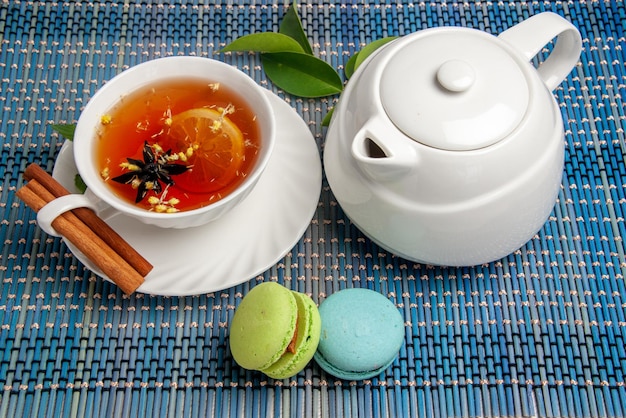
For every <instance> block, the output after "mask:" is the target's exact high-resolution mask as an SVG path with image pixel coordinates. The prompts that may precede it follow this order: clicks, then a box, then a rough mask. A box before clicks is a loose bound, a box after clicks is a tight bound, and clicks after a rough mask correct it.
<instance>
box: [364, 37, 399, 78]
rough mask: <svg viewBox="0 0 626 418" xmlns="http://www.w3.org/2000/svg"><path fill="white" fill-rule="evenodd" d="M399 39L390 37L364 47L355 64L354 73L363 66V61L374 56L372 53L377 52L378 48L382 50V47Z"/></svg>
mask: <svg viewBox="0 0 626 418" xmlns="http://www.w3.org/2000/svg"><path fill="white" fill-rule="evenodd" d="M395 39H398V37H397V36H388V37H386V38H382V39H378V40H376V41H374V42H371V43H369V44H367V45H365V46H364V47H363V49H361V51H360V52H359V53H358V56H357V57H356V59H355V62H354V71H356V69H357V68H359V66H360V65H361V64H363V61H365V59H366V58H367V57H369V56H370V55H372V53H373V52H374V51H376V50H377V49H378V48H380V47H381V46H383V45H385V44H388V43H389V42H391V41H393V40H395Z"/></svg>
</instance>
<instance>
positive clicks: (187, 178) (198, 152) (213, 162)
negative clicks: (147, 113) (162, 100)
mask: <svg viewBox="0 0 626 418" xmlns="http://www.w3.org/2000/svg"><path fill="white" fill-rule="evenodd" d="M228 113H229V108H227V109H218V110H216V109H209V108H197V109H190V110H187V111H185V112H182V113H179V114H177V115H175V116H173V117H172V121H171V125H170V131H169V139H170V141H172V142H171V144H170V145H171V147H172V149H173V150H175V151H177V152H180V153H181V157H182V158H184V159H186V160H187V163H188V164H189V165H190V166H191V168H190V169H189V170H188V171H187V172H186V173H184V174H182V175H180V176H177V177H176V179H175V182H176V184H177V185H178V187H180V188H181V189H184V190H186V191H188V192H198V193H208V192H213V191H217V190H219V189H222V188H224V187H226V186H228V185H229V184H230V183H231V182H232V181H233V180H234V179H235V177H237V176H238V175H239V169H240V167H241V165H242V162H243V160H244V153H245V144H244V139H243V135H242V133H241V131H240V130H239V128H238V127H237V125H235V124H234V123H233V122H232V121H231V120H230V119H229V118H228V116H227V114H228Z"/></svg>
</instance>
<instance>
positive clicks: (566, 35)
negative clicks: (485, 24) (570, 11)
mask: <svg viewBox="0 0 626 418" xmlns="http://www.w3.org/2000/svg"><path fill="white" fill-rule="evenodd" d="M554 37H556V43H555V45H554V48H553V49H552V52H551V53H550V56H548V58H547V59H546V60H545V61H544V62H543V63H542V64H541V65H540V66H539V68H538V69H537V72H538V73H539V76H540V77H541V79H542V80H543V82H544V83H545V84H546V86H547V87H548V89H550V90H551V91H552V90H554V89H555V88H556V87H557V86H558V85H559V84H560V83H561V81H563V80H564V79H565V77H567V75H568V74H569V72H570V71H571V70H572V68H574V66H575V65H576V63H577V62H578V59H579V58H580V52H581V49H582V39H581V37H580V32H578V29H576V27H575V26H574V25H572V24H571V23H570V22H568V21H567V20H565V19H564V18H562V17H561V16H559V15H558V14H556V13H552V12H544V13H539V14H537V15H535V16H532V17H530V18H528V19H526V20H525V21H523V22H521V23H518V24H517V25H515V26H513V27H511V28H509V29H507V30H506V31H504V32H502V33H501V34H500V35H499V36H498V38H500V39H502V40H504V41H506V42H508V43H509V44H511V45H512V46H513V47H514V48H515V49H516V50H518V51H519V52H521V53H522V55H524V56H525V57H526V58H527V59H528V60H529V61H530V60H531V59H532V58H533V57H534V56H535V55H537V53H538V52H539V51H541V48H543V47H544V46H545V45H546V44H548V42H550V41H551V40H552V39H553V38H554Z"/></svg>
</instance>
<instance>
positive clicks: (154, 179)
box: [111, 141, 189, 203]
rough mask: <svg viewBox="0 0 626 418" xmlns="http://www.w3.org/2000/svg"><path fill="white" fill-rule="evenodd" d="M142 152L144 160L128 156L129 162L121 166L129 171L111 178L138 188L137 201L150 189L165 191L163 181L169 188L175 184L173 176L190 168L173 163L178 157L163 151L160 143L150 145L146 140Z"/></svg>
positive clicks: (157, 191) (156, 191)
mask: <svg viewBox="0 0 626 418" xmlns="http://www.w3.org/2000/svg"><path fill="white" fill-rule="evenodd" d="M142 154H143V161H141V160H137V159H134V158H127V159H126V161H127V162H125V163H122V164H120V167H122V168H123V169H126V170H128V171H127V172H126V173H124V174H122V175H119V176H117V177H114V178H112V179H111V180H113V181H115V182H117V183H122V184H130V185H131V186H132V187H133V188H136V189H137V197H136V198H135V203H139V202H141V201H142V200H143V198H144V197H146V194H148V192H149V191H150V190H152V191H154V193H156V194H159V193H161V192H162V191H163V186H162V185H161V183H165V185H166V188H167V186H171V185H173V184H174V180H172V177H171V176H173V175H177V174H182V173H184V172H185V171H187V170H188V169H189V167H188V166H186V165H183V164H175V163H172V161H173V160H175V159H176V157H172V153H171V150H168V151H166V152H163V150H162V149H161V147H160V146H159V145H158V144H154V145H150V144H148V142H147V141H146V142H145V143H144V146H143V151H142Z"/></svg>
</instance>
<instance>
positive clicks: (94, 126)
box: [38, 56, 276, 233]
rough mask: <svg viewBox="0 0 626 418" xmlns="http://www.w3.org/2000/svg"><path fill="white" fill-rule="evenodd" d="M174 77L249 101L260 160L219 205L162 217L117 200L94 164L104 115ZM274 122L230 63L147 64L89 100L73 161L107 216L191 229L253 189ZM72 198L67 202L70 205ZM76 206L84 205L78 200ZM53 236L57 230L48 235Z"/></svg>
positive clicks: (254, 87) (261, 97)
mask: <svg viewBox="0 0 626 418" xmlns="http://www.w3.org/2000/svg"><path fill="white" fill-rule="evenodd" d="M173 77H176V78H185V77H189V78H195V79H206V80H207V83H209V82H211V83H221V84H223V85H227V86H229V87H230V88H232V89H233V90H235V91H237V92H238V93H239V94H241V95H242V97H244V98H245V100H246V102H247V103H248V105H249V106H250V108H251V109H252V110H253V111H254V113H255V115H256V116H257V118H256V120H257V123H258V126H259V130H260V137H261V147H260V152H259V154H258V156H257V161H256V163H255V165H254V167H253V168H252V170H251V171H250V173H249V174H248V175H247V177H246V179H245V180H244V181H243V182H242V183H241V184H240V185H239V186H238V187H237V189H235V190H234V191H232V192H231V193H229V194H228V195H227V196H226V197H224V198H222V199H220V200H219V201H217V202H215V203H213V204H210V205H207V206H204V207H201V208H198V209H194V210H189V211H181V212H177V213H159V212H156V211H148V210H145V209H143V208H140V207H138V206H136V205H134V204H133V203H131V202H127V201H125V200H123V199H121V198H120V197H118V196H117V195H116V194H115V193H114V192H113V191H112V190H111V188H110V187H108V186H107V185H106V184H105V182H104V181H103V179H102V177H101V174H100V169H99V167H98V165H97V164H96V162H95V158H96V157H95V156H96V152H95V147H96V144H97V138H98V130H99V129H100V127H101V118H102V115H105V114H106V113H107V112H109V111H110V109H112V108H113V107H114V106H115V105H116V104H118V103H119V101H120V99H121V98H123V97H124V95H125V94H128V93H129V92H132V91H135V90H137V89H140V88H141V87H143V86H146V85H150V84H153V83H156V82H159V81H161V80H166V79H171V78H173ZM275 129H276V128H275V120H274V115H273V114H272V107H271V105H270V103H269V100H268V98H267V95H266V94H265V91H264V89H263V88H261V87H260V86H259V85H258V84H257V83H256V82H255V81H254V80H252V79H251V78H250V77H249V76H248V75H246V74H245V73H243V72H242V71H240V70H239V69H237V68H235V67H233V66H230V65H228V64H226V63H223V62H220V61H217V60H213V59H209V58H201V57H192V56H176V57H166V58H159V59H155V60H151V61H146V62H143V63H141V64H138V65H136V66H133V67H131V68H129V69H127V70H125V71H123V72H122V73H120V74H118V75H117V76H115V77H114V78H112V79H111V80H109V81H108V82H107V83H105V84H104V85H103V86H102V88H100V89H99V90H98V91H97V92H96V94H94V95H93V97H92V98H91V99H90V100H89V102H88V103H87V105H86V106H85V108H84V109H83V111H82V112H81V115H80V118H79V120H78V124H77V126H76V132H75V134H74V147H73V148H74V160H75V161H76V165H77V169H78V172H79V173H80V174H81V177H82V178H83V180H84V182H85V184H87V186H88V187H89V191H90V193H89V194H88V195H87V196H88V197H89V198H90V199H92V200H93V204H94V205H95V206H97V207H98V208H99V210H98V213H99V214H100V215H101V216H102V217H105V215H104V213H105V212H106V213H107V215H106V216H111V215H115V216H117V214H119V213H123V214H125V215H127V216H132V217H134V218H136V219H138V220H140V221H141V222H144V223H147V224H151V225H156V226H159V227H163V228H189V227H194V226H198V225H202V224H205V223H207V222H211V221H213V220H215V219H217V218H219V217H220V216H222V215H223V214H225V213H227V212H229V211H230V210H231V209H232V208H233V207H235V206H236V205H237V204H238V203H239V202H241V201H242V200H243V199H244V198H245V197H246V196H247V194H248V193H250V191H251V190H252V189H253V188H254V185H255V184H256V182H257V181H258V179H259V177H260V176H261V174H262V173H263V170H264V169H265V167H266V165H267V162H268V161H269V159H270V156H271V153H272V150H273V148H274V142H275ZM71 199H72V197H69V198H67V199H66V200H71ZM75 200H77V202H76V204H78V205H80V204H81V203H82V202H80V201H79V199H78V198H76V199H75ZM56 215H57V213H53V212H52V211H51V210H48V211H45V212H43V213H42V214H41V215H38V219H40V220H41V221H42V225H47V224H49V223H50V222H51V221H52V219H54V217H55V216H56ZM48 232H51V233H52V232H53V231H48Z"/></svg>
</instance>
